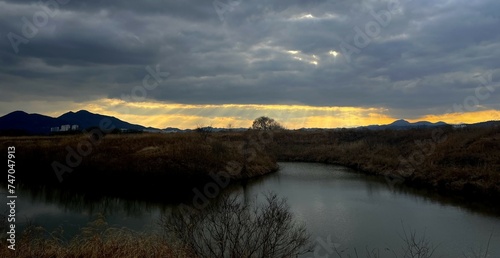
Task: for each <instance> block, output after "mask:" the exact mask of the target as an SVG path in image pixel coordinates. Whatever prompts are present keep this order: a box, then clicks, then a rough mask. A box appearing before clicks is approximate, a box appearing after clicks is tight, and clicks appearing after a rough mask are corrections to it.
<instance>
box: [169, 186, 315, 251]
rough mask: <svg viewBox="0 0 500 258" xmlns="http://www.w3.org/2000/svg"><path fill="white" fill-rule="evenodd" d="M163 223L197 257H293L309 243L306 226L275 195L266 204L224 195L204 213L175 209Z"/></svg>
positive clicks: (270, 195) (204, 210) (282, 200)
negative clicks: (245, 202) (242, 200)
mask: <svg viewBox="0 0 500 258" xmlns="http://www.w3.org/2000/svg"><path fill="white" fill-rule="evenodd" d="M160 223H161V225H162V226H163V227H164V230H165V232H166V233H167V235H168V237H173V238H174V239H175V240H177V241H179V242H180V244H181V245H184V246H185V247H186V248H187V249H190V250H191V251H192V252H193V253H194V254H196V256H198V257H292V256H296V255H297V254H300V253H302V252H305V246H306V245H307V244H308V243H309V234H308V233H307V232H306V228H305V226H304V225H299V224H297V223H295V222H294V220H293V216H292V213H291V212H290V210H289V207H288V205H287V203H286V200H285V199H279V198H278V197H277V196H276V194H268V195H266V203H265V204H264V205H257V204H255V205H249V204H243V203H242V202H241V200H239V198H238V197H237V196H233V197H230V196H228V195H224V196H222V197H221V198H220V199H219V200H217V201H214V202H213V203H211V204H210V205H209V206H207V207H206V208H205V209H203V211H202V212H199V211H195V210H191V212H187V211H186V210H184V211H178V210H176V211H173V212H172V214H170V215H169V216H163V217H162V219H161V222H160Z"/></svg>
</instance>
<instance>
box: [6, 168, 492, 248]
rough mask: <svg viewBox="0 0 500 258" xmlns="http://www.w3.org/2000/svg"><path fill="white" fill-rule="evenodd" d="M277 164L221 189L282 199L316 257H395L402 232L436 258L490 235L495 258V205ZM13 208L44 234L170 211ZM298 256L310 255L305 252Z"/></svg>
mask: <svg viewBox="0 0 500 258" xmlns="http://www.w3.org/2000/svg"><path fill="white" fill-rule="evenodd" d="M279 165H280V170H279V171H278V172H277V173H274V174H271V175H267V176H264V177H261V178H258V179H254V180H250V181H249V182H248V183H246V184H239V183H238V184H236V185H232V186H231V187H228V189H226V190H227V191H230V192H233V193H239V194H242V195H244V196H245V197H247V199H252V198H253V196H256V195H260V196H262V193H265V192H269V191H272V192H274V193H276V194H277V195H278V196H279V197H284V198H286V199H287V200H288V204H289V206H290V208H291V210H292V212H293V214H294V215H295V218H296V219H297V220H298V221H300V222H303V223H305V225H306V227H307V229H308V231H309V233H310V234H311V236H312V241H313V242H316V244H317V246H316V249H315V251H316V257H337V256H334V254H333V253H332V249H330V248H329V246H335V247H336V248H337V250H339V251H342V250H343V251H344V255H346V257H347V254H351V255H354V251H355V250H354V249H356V251H357V253H358V254H359V255H360V257H365V254H366V250H373V249H378V250H379V252H380V255H381V257H393V256H392V255H391V253H392V251H389V250H393V251H395V252H396V253H400V251H401V248H402V247H403V246H404V244H403V241H402V237H403V236H404V232H406V233H407V234H410V232H416V234H417V236H418V237H422V236H424V235H425V238H426V239H427V240H428V241H429V242H430V243H431V244H432V245H434V246H437V248H436V252H435V256H433V257H463V253H471V250H476V251H477V250H479V249H482V250H485V249H486V245H487V243H488V239H489V238H490V235H491V241H490V245H489V253H490V256H489V257H500V244H498V243H500V216H499V215H500V214H499V213H498V209H496V208H498V207H492V204H484V203H470V202H467V201H460V200H457V199H454V198H444V197H441V196H439V195H436V194H433V193H429V192H426V191H417V190H414V189H410V188H408V187H404V186H401V185H399V184H397V183H396V182H395V181H394V180H389V179H387V180H386V179H385V178H380V177H374V176H367V175H365V174H361V173H357V172H356V171H353V170H351V169H348V168H345V167H341V166H334V165H325V164H314V163H292V162H284V163H280V164H279ZM4 191H5V189H3V191H2V192H4ZM16 202H17V216H18V218H22V224H24V223H25V222H26V221H27V220H30V221H32V222H33V223H36V224H39V225H41V226H44V227H45V228H46V229H47V230H49V231H50V230H53V229H55V228H56V227H58V226H62V227H63V228H64V229H65V232H66V234H69V235H71V234H74V233H76V232H77V231H78V230H79V228H81V227H82V226H84V225H85V224H86V223H87V222H89V221H91V220H92V219H94V218H95V215H96V214H97V213H104V214H105V215H106V218H107V221H108V224H110V225H111V226H116V227H127V228H130V229H133V230H151V229H153V228H155V227H156V221H157V220H158V218H159V217H160V215H161V214H162V213H164V212H165V210H166V209H169V208H171V207H172V205H171V204H159V203H151V202H147V201H139V200H135V201H133V200H123V199H120V198H100V199H97V200H94V199H89V198H87V197H85V196H83V195H82V196H75V195H68V194H64V193H58V192H53V191H50V192H49V191H44V190H38V191H34V190H30V191H27V190H26V191H24V192H23V191H22V189H20V190H19V191H18V199H17V201H16ZM497 205H498V204H497ZM492 208H493V209H492ZM21 226H22V225H21ZM327 243H330V244H329V245H327ZM324 255H329V256H324ZM303 257H315V256H314V254H313V253H309V254H307V255H304V256H303ZM354 257H355V256H354Z"/></svg>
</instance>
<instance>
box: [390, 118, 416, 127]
mask: <svg viewBox="0 0 500 258" xmlns="http://www.w3.org/2000/svg"><path fill="white" fill-rule="evenodd" d="M390 125H393V126H408V125H411V123H410V122H408V121H406V120H404V119H399V120H396V121H394V122H392V123H391V124H390Z"/></svg>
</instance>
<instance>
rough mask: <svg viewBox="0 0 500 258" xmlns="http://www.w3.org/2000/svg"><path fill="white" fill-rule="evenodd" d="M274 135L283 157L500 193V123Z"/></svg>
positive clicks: (467, 191) (469, 191)
mask: <svg viewBox="0 0 500 258" xmlns="http://www.w3.org/2000/svg"><path fill="white" fill-rule="evenodd" d="M274 140H275V145H274V153H275V154H276V157H277V159H278V160H280V161H306V162H322V163H330V164H339V165H344V166H348V167H351V168H354V169H357V170H360V171H362V172H365V173H368V174H374V175H383V176H386V178H387V179H388V180H390V181H393V182H395V183H404V184H407V185H411V186H418V187H425V188H429V189H433V190H437V191H441V192H446V193H452V194H458V195H461V196H465V197H472V198H483V197H485V198H498V197H500V127H490V128H470V129H468V128H465V129H459V130H454V129H452V128H449V127H443V128H438V129H431V128H428V129H413V130H384V131H369V130H347V129H346V130H336V131H333V130H328V131H316V132H301V131H282V132H276V133H275V136H274Z"/></svg>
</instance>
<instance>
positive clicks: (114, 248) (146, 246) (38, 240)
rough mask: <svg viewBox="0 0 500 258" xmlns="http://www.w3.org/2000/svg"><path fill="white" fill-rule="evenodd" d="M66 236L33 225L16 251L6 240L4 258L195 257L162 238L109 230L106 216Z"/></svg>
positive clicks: (2, 250) (1, 247) (1, 246)
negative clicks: (67, 237)
mask: <svg viewBox="0 0 500 258" xmlns="http://www.w3.org/2000/svg"><path fill="white" fill-rule="evenodd" d="M62 233H63V230H62V229H61V228H59V229H57V230H55V231H53V232H48V231H47V230H45V229H44V228H42V227H40V226H35V225H30V226H28V227H27V228H26V229H25V230H24V231H23V232H22V234H21V235H20V238H19V239H18V240H17V242H16V250H15V251H12V250H10V249H8V248H7V246H6V243H7V242H6V241H5V240H4V239H3V240H2V242H1V244H0V257H23V258H24V257H25V258H28V257H29V258H31V257H37V258H93V257H95V258H100V257H109V258H129V257H130V258H132V257H134V258H138V257H162V258H163V257H192V255H190V253H189V252H188V251H187V250H185V249H183V248H181V247H179V246H175V245H173V244H171V243H169V242H168V241H167V240H166V239H165V238H164V237H162V236H160V235H158V234H155V233H144V232H134V231H130V230H127V229H119V228H113V227H109V226H108V224H107V223H106V220H105V219H104V217H102V216H100V217H98V218H97V219H96V220H95V221H93V222H91V223H89V224H88V225H87V226H86V227H84V228H82V229H81V230H80V232H79V233H78V234H77V235H75V236H74V237H72V238H71V239H70V240H66V239H64V238H63V237H62Z"/></svg>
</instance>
